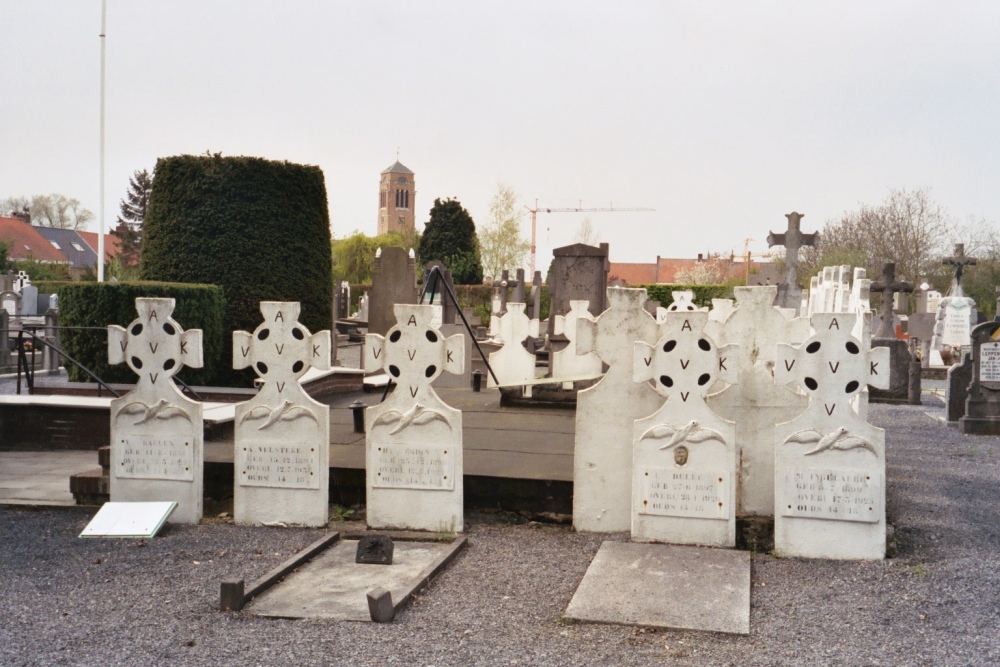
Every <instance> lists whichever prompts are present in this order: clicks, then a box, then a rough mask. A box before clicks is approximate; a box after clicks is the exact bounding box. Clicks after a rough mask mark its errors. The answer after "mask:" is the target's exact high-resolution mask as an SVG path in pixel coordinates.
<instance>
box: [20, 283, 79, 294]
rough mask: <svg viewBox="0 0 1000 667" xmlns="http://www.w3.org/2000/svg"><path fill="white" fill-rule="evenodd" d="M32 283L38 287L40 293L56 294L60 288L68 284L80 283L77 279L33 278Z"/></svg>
mask: <svg viewBox="0 0 1000 667" xmlns="http://www.w3.org/2000/svg"><path fill="white" fill-rule="evenodd" d="M31 284H32V285H33V286H34V287H37V288H38V293H39V294H56V293H58V292H59V288H61V287H65V286H66V285H78V284H79V281H77V280H37V281H35V280H32V281H31Z"/></svg>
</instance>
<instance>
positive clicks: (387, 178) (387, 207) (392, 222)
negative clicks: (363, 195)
mask: <svg viewBox="0 0 1000 667" xmlns="http://www.w3.org/2000/svg"><path fill="white" fill-rule="evenodd" d="M397 158H398V156H397ZM416 195H417V191H416V188H415V185H414V179H413V172H412V171H410V170H409V169H407V168H406V167H405V166H403V164H402V163H401V162H400V161H399V160H398V159H397V160H396V162H395V163H394V164H393V165H392V166H391V167H389V168H388V169H386V170H385V171H383V172H382V175H381V178H379V194H378V233H379V235H382V234H385V233H387V232H399V233H400V234H402V235H403V236H405V237H406V238H408V239H412V238H413V235H414V233H415V231H416V221H415V217H414V213H413V211H414V209H415V208H416V205H417V204H416Z"/></svg>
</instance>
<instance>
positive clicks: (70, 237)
mask: <svg viewBox="0 0 1000 667" xmlns="http://www.w3.org/2000/svg"><path fill="white" fill-rule="evenodd" d="M34 229H35V231H37V232H38V233H39V234H41V235H42V236H43V237H44V238H45V240H46V241H48V242H49V244H50V245H51V246H52V247H53V248H55V249H56V250H58V251H59V252H61V253H62V254H63V256H64V257H66V259H68V260H69V263H70V266H71V267H72V268H73V269H76V270H79V271H82V270H84V269H87V268H91V269H93V268H94V267H96V266H97V253H96V252H94V249H93V248H91V247H90V245H89V244H88V243H87V242H86V241H84V240H83V237H82V236H80V233H79V232H77V231H75V230H72V229H56V228H55V227H35V228H34ZM95 236H96V234H95Z"/></svg>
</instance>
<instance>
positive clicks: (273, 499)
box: [233, 301, 331, 527]
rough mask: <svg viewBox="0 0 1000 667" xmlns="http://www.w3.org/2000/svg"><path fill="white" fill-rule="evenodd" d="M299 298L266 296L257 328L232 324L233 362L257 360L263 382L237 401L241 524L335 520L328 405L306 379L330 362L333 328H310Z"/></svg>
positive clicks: (237, 515) (236, 508)
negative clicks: (310, 390)
mask: <svg viewBox="0 0 1000 667" xmlns="http://www.w3.org/2000/svg"><path fill="white" fill-rule="evenodd" d="M299 310H300V305H299V303H298V302H290V301H262V302H261V303H260V311H261V313H262V314H263V315H264V321H263V322H262V323H261V324H260V325H259V326H258V327H257V328H256V329H255V330H254V332H253V333H252V334H250V333H247V332H246V331H234V332H233V368H235V369H241V368H248V367H249V368H253V369H254V371H255V372H256V373H257V375H258V376H260V378H261V380H262V384H261V387H260V390H259V391H258V392H257V394H256V395H255V396H254V397H253V398H252V399H250V400H249V401H245V402H243V403H237V404H236V406H235V417H234V426H233V431H234V447H235V453H234V458H233V470H234V477H235V480H234V487H233V518H234V519H235V521H236V523H239V524H251V525H259V524H270V523H279V522H280V523H284V524H291V525H299V526H312V527H320V526H325V525H326V524H327V522H328V520H329V517H328V507H329V479H330V476H329V474H328V472H327V471H328V470H329V468H330V463H329V457H330V447H329V442H330V407H329V406H327V405H324V404H322V403H319V402H317V401H315V400H313V399H312V398H310V397H309V395H308V394H306V393H305V391H304V390H303V389H302V385H301V384H300V380H301V379H302V377H303V376H304V375H305V374H306V372H308V370H309V369H310V368H316V369H320V370H328V369H329V368H330V347H331V336H330V332H329V331H321V332H319V333H317V334H311V333H310V332H309V330H308V329H306V328H305V327H304V326H302V325H301V324H300V323H299V321H298V320H299Z"/></svg>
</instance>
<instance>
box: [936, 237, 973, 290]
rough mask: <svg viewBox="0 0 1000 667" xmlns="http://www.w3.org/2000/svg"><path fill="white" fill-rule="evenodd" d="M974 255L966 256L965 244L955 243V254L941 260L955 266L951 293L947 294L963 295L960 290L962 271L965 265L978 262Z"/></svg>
mask: <svg viewBox="0 0 1000 667" xmlns="http://www.w3.org/2000/svg"><path fill="white" fill-rule="evenodd" d="M978 261H979V260H978V258H976V257H967V256H966V254H965V244H964V243H956V244H955V254H954V255H952V256H951V257H945V258H944V259H943V260H941V263H942V264H947V265H950V266H954V267H955V277H954V278H953V279H952V282H951V294H950V295H949V296H964V294H963V292H962V272H963V270H964V269H965V267H966V266H969V265H975V264H976V262H978Z"/></svg>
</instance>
